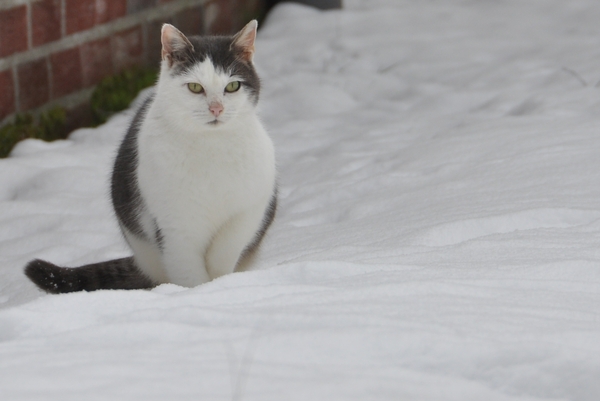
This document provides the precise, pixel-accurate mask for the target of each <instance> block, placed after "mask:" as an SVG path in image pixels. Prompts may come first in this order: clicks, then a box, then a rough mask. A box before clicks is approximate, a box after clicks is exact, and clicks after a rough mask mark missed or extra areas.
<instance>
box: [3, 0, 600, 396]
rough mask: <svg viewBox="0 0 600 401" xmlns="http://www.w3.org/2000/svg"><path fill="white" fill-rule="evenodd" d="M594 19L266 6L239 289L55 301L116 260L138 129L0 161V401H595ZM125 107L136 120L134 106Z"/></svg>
mask: <svg viewBox="0 0 600 401" xmlns="http://www.w3.org/2000/svg"><path fill="white" fill-rule="evenodd" d="M598 21H600V5H599V4H598V2H597V0H572V1H564V0H539V1H536V0H529V1H523V0H505V1H458V0H452V1H450V0H432V1H408V0H406V1H404V0H387V1H384V0H376V1H374V0H362V1H361V0H346V1H345V9H344V10H342V11H330V12H319V11H316V10H313V9H310V8H307V7H303V6H299V5H282V6H279V7H278V8H276V9H275V10H274V12H273V13H272V15H271V16H270V17H269V19H268V21H267V24H266V25H265V26H264V28H263V29H262V30H261V32H260V34H259V38H258V43H257V55H256V61H257V63H258V66H259V71H260V73H261V75H262V78H263V82H264V90H263V93H262V100H261V108H262V115H263V117H264V120H265V124H266V126H267V127H268V128H269V130H270V132H271V134H272V137H273V139H274V141H275V144H276V147H277V152H278V153H277V154H278V163H279V172H280V194H281V202H280V209H279V211H278V215H277V218H276V221H275V223H274V225H273V226H272V228H271V229H270V231H269V233H268V235H267V237H266V238H265V241H264V243H263V246H262V251H261V253H260V254H259V255H258V257H257V258H256V260H255V261H254V263H253V264H252V265H251V266H250V268H249V269H248V271H245V272H241V273H235V274H232V275H229V276H225V277H222V278H220V279H218V280H215V281H213V282H210V283H208V284H205V285H202V286H199V287H197V288H193V289H186V288H181V287H177V286H175V285H162V286H160V287H158V288H156V289H154V290H152V291H100V292H96V293H76V294H68V295H59V296H47V295H44V294H42V293H41V292H40V291H38V290H37V289H36V288H35V287H34V286H33V284H31V283H30V282H29V281H28V280H27V279H26V278H25V276H24V275H23V274H22V268H23V266H24V265H25V263H26V262H27V261H29V260H30V259H32V258H35V257H37V258H44V259H47V260H49V261H52V262H53V263H57V264H64V265H69V266H76V265H79V264H83V263H88V262H95V261H100V260H105V259H108V258H115V257H121V256H126V255H128V254H129V251H128V250H127V247H126V245H125V243H124V241H123V239H122V238H121V236H120V234H119V230H118V228H117V224H116V222H115V219H114V218H113V217H112V211H111V207H110V203H109V198H108V175H109V172H110V167H111V163H112V158H113V156H114V154H115V151H116V147H117V145H118V142H119V140H120V139H121V137H122V136H123V133H124V130H125V128H126V126H127V124H128V122H129V120H130V119H131V117H132V113H133V111H132V110H129V111H128V112H126V113H123V114H121V115H118V116H116V117H114V118H113V119H112V120H110V121H109V122H108V123H107V124H106V125H104V126H102V127H99V128H98V129H82V130H78V131H76V132H74V133H73V134H72V135H71V136H70V138H69V139H68V140H66V141H60V142H54V143H43V142H39V141H34V140H28V141H25V142H23V143H21V144H20V145H18V147H17V148H16V149H15V150H14V152H13V154H12V156H11V157H10V158H9V159H7V160H2V161H0V197H1V202H2V204H1V205H2V207H1V208H0V222H1V223H0V302H1V303H2V304H1V305H2V306H1V309H0V399H2V400H105V399H110V400H115V399H119V400H134V399H135V400H243V401H250V400H257V401H258V400H261V401H265V400H267V401H268V400H277V401H282V400H286V401H293V400H303V401H306V400H328V401H335V400H361V401H364V400H460V401H464V400H477V401H479V400H486V401H489V400H582V401H583V400H589V401H592V400H593V401H596V400H598V399H600V379H599V378H600V307H599V305H600V85H599V84H598V82H599V81H600V24H599V23H598ZM138 103H139V102H138Z"/></svg>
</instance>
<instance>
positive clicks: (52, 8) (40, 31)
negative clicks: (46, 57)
mask: <svg viewBox="0 0 600 401" xmlns="http://www.w3.org/2000/svg"><path fill="white" fill-rule="evenodd" d="M31 30H32V35H33V38H32V42H33V45H34V46H39V45H43V44H44V43H48V42H52V41H54V40H58V39H60V36H61V35H60V0H42V1H39V2H34V3H31Z"/></svg>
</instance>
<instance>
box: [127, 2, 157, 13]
mask: <svg viewBox="0 0 600 401" xmlns="http://www.w3.org/2000/svg"><path fill="white" fill-rule="evenodd" d="M155 5H156V0H129V1H128V2H127V13H129V14H133V13H137V12H139V11H142V10H145V9H146V8H150V7H154V6H155Z"/></svg>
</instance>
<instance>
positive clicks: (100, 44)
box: [80, 38, 113, 87]
mask: <svg viewBox="0 0 600 401" xmlns="http://www.w3.org/2000/svg"><path fill="white" fill-rule="evenodd" d="M80 54H81V56H80V57H81V61H82V75H83V86H84V87H88V86H93V85H96V84H98V83H99V82H100V80H101V79H102V78H104V77H106V76H108V75H110V74H112V73H113V68H112V64H113V63H112V52H111V49H110V38H104V39H100V40H96V41H93V42H88V43H85V44H83V45H81V49H80Z"/></svg>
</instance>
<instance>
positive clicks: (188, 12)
mask: <svg viewBox="0 0 600 401" xmlns="http://www.w3.org/2000/svg"><path fill="white" fill-rule="evenodd" d="M173 24H174V25H175V26H176V27H177V29H179V30H180V31H181V32H183V33H184V34H185V35H201V34H203V33H204V7H202V6H198V7H194V8H188V9H185V10H182V11H180V12H179V13H177V14H175V16H174V17H173Z"/></svg>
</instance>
